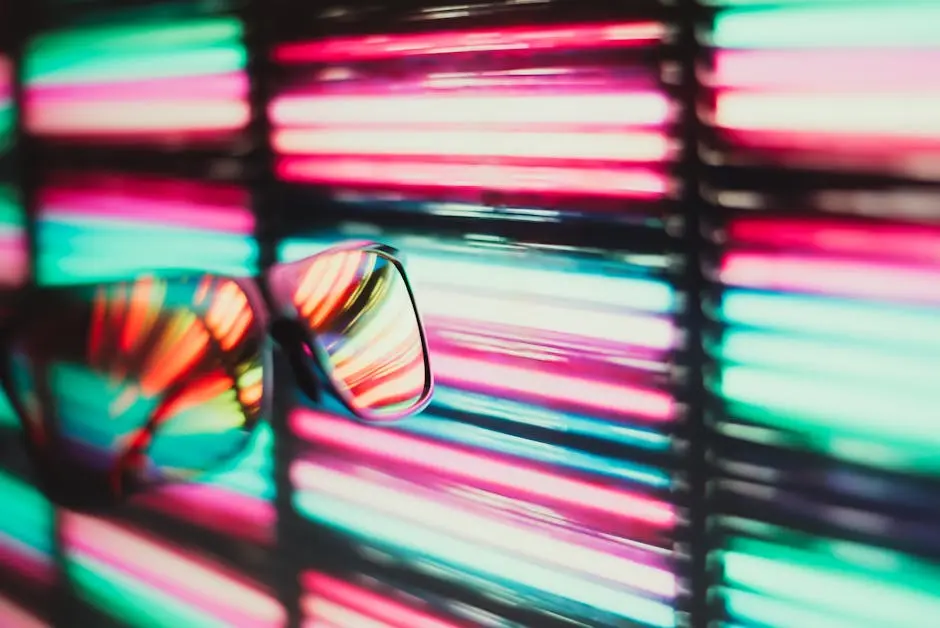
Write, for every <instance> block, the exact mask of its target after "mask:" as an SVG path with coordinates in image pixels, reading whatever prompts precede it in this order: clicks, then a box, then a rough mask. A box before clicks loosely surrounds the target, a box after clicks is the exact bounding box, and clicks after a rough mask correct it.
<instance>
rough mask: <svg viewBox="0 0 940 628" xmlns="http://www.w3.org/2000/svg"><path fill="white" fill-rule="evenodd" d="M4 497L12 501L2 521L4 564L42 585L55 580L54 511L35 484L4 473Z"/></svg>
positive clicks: (0, 476)
mask: <svg viewBox="0 0 940 628" xmlns="http://www.w3.org/2000/svg"><path fill="white" fill-rule="evenodd" d="M0 498H2V499H3V500H5V503H8V506H9V508H8V509H7V515H6V516H5V517H3V519H2V520H0V564H3V565H6V566H7V569H9V570H11V571H15V572H16V574H17V575H18V576H19V577H21V578H25V579H27V580H29V581H30V582H32V583H33V584H36V585H39V586H51V585H52V583H53V581H54V579H55V565H54V563H53V560H52V553H53V533H54V530H53V510H52V507H51V505H50V504H49V503H48V502H47V501H46V500H45V499H44V498H43V496H42V494H41V493H40V492H39V490H38V489H36V488H35V487H32V486H29V485H28V484H26V483H25V482H23V481H22V480H20V479H18V478H16V477H14V476H12V475H9V474H7V473H0Z"/></svg>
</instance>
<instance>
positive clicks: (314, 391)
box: [0, 240, 434, 473]
mask: <svg viewBox="0 0 940 628" xmlns="http://www.w3.org/2000/svg"><path fill="white" fill-rule="evenodd" d="M352 251H359V252H362V253H373V254H375V255H377V256H379V257H381V258H383V259H384V260H385V261H387V262H389V263H390V264H392V265H393V266H394V267H395V269H396V270H397V271H398V273H399V274H400V276H401V278H402V280H403V282H404V284H405V289H406V290H407V293H408V298H409V299H410V301H411V305H412V309H413V311H414V315H415V322H416V324H417V326H418V333H419V335H420V338H421V348H422V351H423V353H424V369H425V385H424V390H423V391H422V395H421V397H420V398H419V400H418V401H417V402H416V404H415V405H413V406H411V407H409V408H407V409H404V410H401V411H397V412H393V413H375V412H371V411H369V410H363V409H361V408H356V407H355V405H354V404H353V400H352V398H351V396H350V394H349V392H348V391H347V390H344V388H343V387H342V386H339V385H337V384H336V383H334V381H333V379H332V377H331V376H330V371H331V367H330V364H329V361H328V360H327V359H326V356H325V355H324V354H325V352H324V351H323V350H322V349H321V348H320V346H319V343H318V342H317V339H316V332H315V330H311V329H309V328H308V327H307V326H306V325H304V324H303V323H302V322H301V321H300V320H299V319H298V318H297V317H291V316H286V315H285V314H284V311H285V309H286V307H287V306H289V307H293V303H292V301H291V299H290V296H291V294H290V293H291V291H292V288H296V284H295V283H294V277H296V273H297V272H299V271H301V270H302V269H303V268H305V267H306V265H308V264H309V263H310V261H311V260H314V259H316V258H318V257H321V256H327V255H334V254H336V253H344V252H352ZM146 275H151V276H156V277H159V278H160V279H165V280H169V281H172V280H173V279H174V278H183V277H189V276H193V275H210V276H214V277H219V278H224V279H229V280H231V281H233V282H234V283H235V284H236V285H237V286H238V287H239V289H241V291H242V292H243V294H244V295H245V297H246V298H247V300H248V306H249V307H250V308H251V311H252V313H253V314H254V321H253V323H252V325H253V327H254V328H255V329H254V331H255V332H257V333H259V334H260V335H261V336H262V337H263V341H262V346H261V348H260V351H261V352H262V355H261V357H260V360H261V365H262V369H263V373H262V382H263V384H262V385H263V392H262V399H261V404H260V409H259V411H258V413H257V415H256V416H255V417H254V418H251V417H249V416H247V413H246V425H245V428H244V429H245V432H246V433H247V434H248V435H249V439H250V435H251V434H252V433H253V432H254V431H255V429H256V428H257V426H258V424H259V423H261V422H262V421H265V420H267V421H270V420H271V418H272V416H273V413H274V412H275V411H277V408H276V407H275V401H276V399H277V398H278V396H277V395H275V394H274V386H275V385H276V383H275V381H274V352H275V351H277V350H280V351H283V352H284V353H285V354H286V356H287V357H288V358H289V360H290V362H291V367H292V369H291V370H292V371H293V374H294V380H295V384H296V385H297V386H298V387H299V388H300V389H301V391H302V392H303V393H304V395H305V396H307V397H308V398H309V399H310V400H312V401H314V402H315V403H322V401H323V395H324V394H326V395H329V396H330V397H332V398H334V399H336V400H337V401H339V402H340V404H341V406H342V407H343V408H344V409H345V410H346V411H348V412H349V413H350V414H351V415H352V417H353V418H355V419H357V420H359V421H361V422H365V423H369V424H373V425H382V424H388V423H391V422H394V421H398V420H400V419H403V418H405V417H408V416H411V415H414V414H417V413H419V412H421V411H422V410H424V409H425V408H426V407H427V406H428V404H429V403H430V402H431V398H432V396H433V393H434V378H433V370H432V368H431V361H430V353H429V351H428V341H427V333H426V331H425V328H424V323H423V321H422V319H421V314H420V311H419V310H418V306H417V302H416V300H415V296H414V290H413V289H412V286H411V282H410V280H409V279H408V275H407V273H406V272H405V267H404V263H403V262H402V260H401V258H400V255H399V251H398V250H397V249H396V248H394V247H391V246H388V245H385V244H381V243H378V242H374V241H368V240H353V241H348V242H342V243H339V244H337V245H333V246H330V247H328V248H326V249H324V250H322V251H319V252H317V253H315V254H313V255H310V256H307V257H304V258H302V259H299V260H296V261H293V262H283V263H277V264H274V265H272V266H271V267H269V268H268V269H267V270H265V271H264V272H261V273H259V274H257V275H255V276H253V277H232V276H228V275H224V274H220V273H213V272H211V271H205V270H187V269H173V270H161V269H154V270H153V271H151V272H150V273H141V276H146ZM127 281H132V279H114V280H107V281H95V282H87V283H80V284H69V285H64V286H35V285H33V286H28V287H26V288H25V289H23V290H22V291H21V292H20V293H19V295H20V296H19V298H18V299H17V301H16V302H15V303H14V307H13V311H14V314H13V316H11V318H10V320H9V321H7V323H5V324H4V325H3V327H2V328H0V390H3V392H5V393H6V395H7V398H8V399H9V402H10V404H11V406H12V407H13V409H14V412H15V413H16V415H17V417H18V418H19V421H20V424H21V425H22V426H23V428H24V430H26V431H29V429H30V427H31V426H29V425H28V420H27V418H26V417H27V416H28V413H27V412H26V411H25V407H24V402H23V400H22V399H20V398H19V395H17V394H16V393H15V392H14V390H13V388H14V387H13V384H12V367H13V364H12V362H13V352H12V343H13V341H14V340H15V338H16V332H17V330H18V329H19V328H20V327H21V325H22V324H23V323H24V322H25V321H28V320H30V319H31V318H33V317H34V315H35V314H36V312H37V311H39V310H40V309H41V308H42V307H43V305H44V299H46V298H48V295H50V294H56V293H58V294H62V293H67V292H69V291H71V290H76V289H87V288H93V287H97V286H105V285H114V284H120V283H124V282H127ZM141 427H142V429H145V430H146V429H151V430H152V429H153V426H152V425H151V421H148V423H147V424H145V425H143V426H141ZM51 428H52V429H53V430H55V431H57V430H58V426H57V425H52V426H51ZM24 437H26V438H25V440H26V446H27V449H28V451H29V453H30V455H31V456H32V457H34V458H38V459H39V460H41V459H42V458H43V456H42V455H41V453H40V452H39V451H38V448H37V444H36V442H35V439H34V438H30V437H29V436H28V434H24ZM129 453H134V452H124V454H125V455H127V454H129ZM242 453H244V451H243V450H240V451H239V452H237V453H235V454H234V455H233V456H232V458H231V460H226V462H224V463H221V464H220V465H219V467H220V468H224V467H227V466H229V465H230V464H231V462H232V461H237V460H238V458H239V456H240V455H241V454H242ZM39 460H37V462H39ZM40 464H42V463H41V462H40ZM215 470H217V468H211V469H205V470H203V473H208V472H212V471H215ZM115 471H119V472H122V471H123V468H122V465H116V469H115Z"/></svg>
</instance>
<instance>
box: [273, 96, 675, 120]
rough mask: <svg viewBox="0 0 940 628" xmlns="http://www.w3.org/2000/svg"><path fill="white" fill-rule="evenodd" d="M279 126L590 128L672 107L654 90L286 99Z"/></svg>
mask: <svg viewBox="0 0 940 628" xmlns="http://www.w3.org/2000/svg"><path fill="white" fill-rule="evenodd" d="M269 112H270V115H271V121H272V123H274V124H275V125H277V126H291V125H296V126H305V125H324V124H330V125H333V124H362V125H382V124H384V125H402V124H405V125H416V124H422V125H425V124H461V125H494V124H506V125H530V126H534V125H539V124H541V125H553V124H557V125H562V124H565V125H585V126H587V125H592V126H595V127H597V126H618V125H622V126H656V125H662V124H665V123H666V122H667V121H668V120H669V117H670V115H671V112H672V106H671V104H670V102H669V100H668V99H667V98H666V96H665V95H663V94H659V93H656V92H647V93H644V92H636V93H574V94H566V95H557V94H555V95H550V96H549V95H538V94H531V93H529V94H527V93H525V92H519V93H504V94H481V93H478V92H474V93H472V94H454V95H440V96H438V95H421V96H398V95H394V94H388V95H382V96H381V97H379V95H370V96H305V95H297V96H295V95H287V96H282V97H280V98H278V99H276V100H275V101H274V102H273V103H272V104H271V106H270V109H269Z"/></svg>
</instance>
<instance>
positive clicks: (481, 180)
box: [276, 157, 670, 199]
mask: <svg viewBox="0 0 940 628" xmlns="http://www.w3.org/2000/svg"><path fill="white" fill-rule="evenodd" d="M276 171H277V175H278V177H279V178H281V179H283V180H285V181H301V182H308V183H318V184H332V185H353V186H355V185H365V186H369V185H378V186H401V187H406V188H428V189H441V188H452V189H472V190H478V189H484V190H502V191H506V192H529V193H536V194H559V195H579V196H580V195H586V196H605V197H612V198H646V199H654V198H660V197H662V196H664V195H665V194H666V193H667V192H668V190H669V187H670V184H669V180H668V179H667V178H666V177H665V176H664V175H662V174H660V173H659V172H656V171H654V170H650V169H644V168H564V167H556V166H511V165H499V164H487V163H471V164H448V163H433V162H430V161H411V160H409V161H405V160H394V161H393V160H381V159H353V158H342V159H325V158H321V159H305V158H290V157H289V158H282V159H280V160H278V162H277V165H276Z"/></svg>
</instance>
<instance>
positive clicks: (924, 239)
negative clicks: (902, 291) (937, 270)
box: [727, 218, 940, 264]
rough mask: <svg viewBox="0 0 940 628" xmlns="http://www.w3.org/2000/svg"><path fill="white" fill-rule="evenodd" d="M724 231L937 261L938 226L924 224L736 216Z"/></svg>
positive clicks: (781, 243) (842, 251)
mask: <svg viewBox="0 0 940 628" xmlns="http://www.w3.org/2000/svg"><path fill="white" fill-rule="evenodd" d="M727 231H728V237H729V239H730V240H731V241H733V242H735V243H740V244H745V245H760V246H771V247H774V248H799V249H804V250H808V249H809V250H811V249H818V250H821V251H825V252H827V253H829V254H839V255H852V256H858V257H859V258H870V259H894V260H899V261H901V260H903V261H908V262H913V263H937V264H940V230H938V229H936V228H932V227H928V226H924V225H910V224H892V223H879V224H878V225H877V226H874V225H853V224H850V223H848V224H847V223H844V222H840V221H837V220H833V219H827V220H823V221H819V220H814V221H806V220H798V219H792V220H791V219H786V218H774V219H773V220H763V219H736V220H734V221H733V222H732V223H731V224H730V225H728V228H727Z"/></svg>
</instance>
